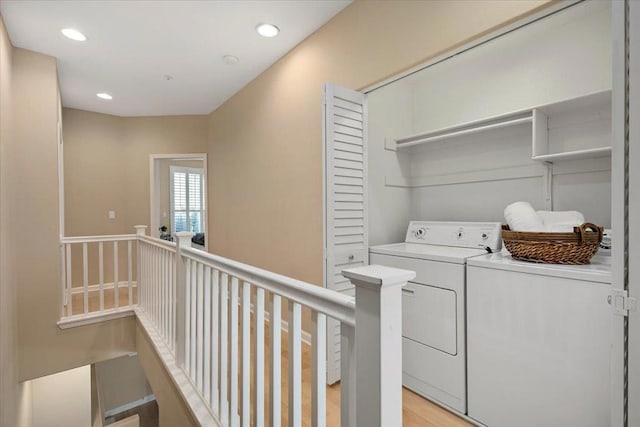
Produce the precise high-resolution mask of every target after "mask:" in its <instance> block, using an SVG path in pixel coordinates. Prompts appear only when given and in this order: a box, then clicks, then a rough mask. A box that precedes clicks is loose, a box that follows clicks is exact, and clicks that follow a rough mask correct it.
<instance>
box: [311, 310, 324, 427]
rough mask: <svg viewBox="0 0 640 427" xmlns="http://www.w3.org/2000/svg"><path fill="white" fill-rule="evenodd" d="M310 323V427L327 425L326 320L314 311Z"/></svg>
mask: <svg viewBox="0 0 640 427" xmlns="http://www.w3.org/2000/svg"><path fill="white" fill-rule="evenodd" d="M311 321H312V331H311V332H312V342H311V351H312V360H311V425H312V426H313V427H325V426H326V425H327V400H326V397H327V351H326V343H327V318H326V316H325V315H324V314H322V313H318V312H317V311H314V312H313V313H312V315H311Z"/></svg>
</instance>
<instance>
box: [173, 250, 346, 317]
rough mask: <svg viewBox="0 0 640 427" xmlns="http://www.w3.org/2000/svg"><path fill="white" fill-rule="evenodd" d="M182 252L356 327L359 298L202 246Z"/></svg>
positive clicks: (188, 256)
mask: <svg viewBox="0 0 640 427" xmlns="http://www.w3.org/2000/svg"><path fill="white" fill-rule="evenodd" d="M181 251H182V254H183V255H184V256H186V257H187V258H191V259H193V260H196V261H199V262H202V263H205V264H209V265H210V266H212V267H214V268H215V267H218V268H221V269H223V270H224V271H225V272H228V273H229V274H231V275H232V276H235V277H237V278H238V279H240V280H243V281H246V282H250V283H253V284H255V285H256V286H260V287H262V288H264V289H266V290H268V291H271V292H275V293H277V294H279V295H281V296H283V297H285V298H288V299H291V300H293V301H295V302H297V303H300V304H302V305H304V306H307V307H309V308H311V309H313V310H315V311H318V312H320V313H324V314H326V315H327V316H329V317H332V318H334V319H336V320H339V321H340V322H341V323H346V324H348V325H350V326H355V307H356V304H355V299H354V298H352V297H350V296H347V295H343V294H340V293H337V292H335V291H332V290H330V289H326V288H323V287H320V286H317V285H312V284H310V283H307V282H303V281H301V280H297V279H293V278H291V277H287V276H283V275H281V274H277V273H273V272H270V271H267V270H263V269H261V268H258V267H253V266H251V265H248V264H243V263H241V262H238V261H234V260H231V259H228V258H224V257H221V256H218V255H214V254H211V253H208V252H204V251H201V250H199V249H195V248H190V247H184V248H181Z"/></svg>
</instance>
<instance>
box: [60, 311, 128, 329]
mask: <svg viewBox="0 0 640 427" xmlns="http://www.w3.org/2000/svg"><path fill="white" fill-rule="evenodd" d="M135 307H137V306H135V305H134V306H127V307H119V308H112V309H109V310H103V311H94V312H93V313H88V314H76V315H72V316H70V317H63V318H62V319H60V320H58V322H57V324H58V327H59V328H60V329H70V328H77V327H78V326H85V325H92V324H94V323H100V322H106V321H107V320H114V319H120V318H122V317H129V316H133V315H134V314H135V312H134V309H135Z"/></svg>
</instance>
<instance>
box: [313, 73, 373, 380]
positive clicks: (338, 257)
mask: <svg viewBox="0 0 640 427" xmlns="http://www.w3.org/2000/svg"><path fill="white" fill-rule="evenodd" d="M323 120H324V127H323V132H324V133H323V141H324V151H323V162H324V248H325V250H324V258H325V259H324V261H325V263H324V286H325V287H326V288H329V289H333V290H335V291H338V292H342V293H344V294H347V295H350V296H355V293H354V292H355V291H354V289H353V286H352V285H351V283H350V282H349V281H348V280H347V279H345V278H344V277H343V276H342V275H341V274H340V272H341V271H342V270H343V269H345V268H352V267H359V266H362V265H366V264H368V261H369V238H368V227H367V221H368V212H367V106H366V95H364V94H362V93H360V92H355V91H353V90H350V89H345V88H342V87H338V86H335V85H332V84H330V83H326V84H325V86H324V110H323ZM338 380H340V324H339V323H338V322H337V321H335V320H333V319H328V320H327V382H328V383H329V384H333V383H335V382H336V381H338Z"/></svg>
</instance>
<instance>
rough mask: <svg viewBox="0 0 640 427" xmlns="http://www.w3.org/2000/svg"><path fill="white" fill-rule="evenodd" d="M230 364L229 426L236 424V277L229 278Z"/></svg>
mask: <svg viewBox="0 0 640 427" xmlns="http://www.w3.org/2000/svg"><path fill="white" fill-rule="evenodd" d="M229 321H230V322H231V340H230V343H231V355H230V356H229V357H230V358H231V364H230V375H231V379H230V380H229V381H230V384H229V385H230V396H229V421H230V422H231V426H237V425H238V279H237V278H235V277H232V278H231V319H230V320H229Z"/></svg>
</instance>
